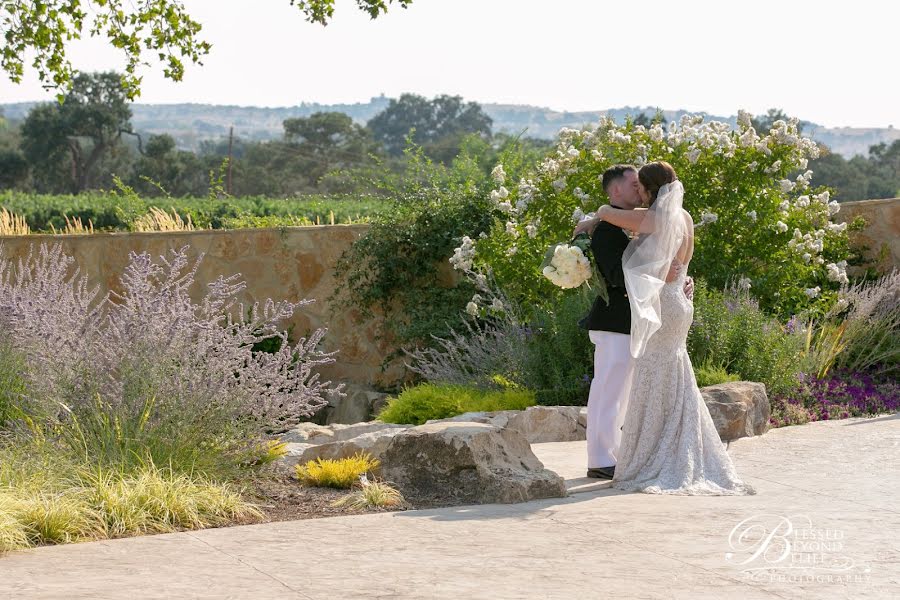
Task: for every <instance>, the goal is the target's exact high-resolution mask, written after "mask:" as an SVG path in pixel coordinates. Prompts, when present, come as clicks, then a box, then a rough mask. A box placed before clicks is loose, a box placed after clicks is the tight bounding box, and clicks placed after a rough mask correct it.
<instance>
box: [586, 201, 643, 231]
mask: <svg viewBox="0 0 900 600" xmlns="http://www.w3.org/2000/svg"><path fill="white" fill-rule="evenodd" d="M646 216H647V209H646V208H635V209H634V210H622V209H617V208H613V207H612V206H610V205H608V204H605V205H603V206H601V207H600V210H598V211H597V218H599V219H603V220H604V221H606V222H607V223H612V224H613V225H615V226H616V227H621V228H622V229H628V230H630V231H637V232H638V233H647V232H648V231H652V230H653V227H652V223H648V222H647V219H645V217H646Z"/></svg>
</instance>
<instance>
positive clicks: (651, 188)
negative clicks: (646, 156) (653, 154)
mask: <svg viewBox="0 0 900 600" xmlns="http://www.w3.org/2000/svg"><path fill="white" fill-rule="evenodd" d="M677 179H678V175H676V174H675V169H673V168H672V165H670V164H669V163H667V162H666V161H664V160H658V161H655V162H652V163H647V164H646V165H644V166H643V167H641V170H640V171H638V181H640V182H641V185H643V186H644V187H645V188H647V191H648V192H649V193H650V205H651V206H652V205H653V203H654V202H656V195H657V194H658V193H659V188H661V187H662V186H664V185H666V184H667V183H672V182H673V181H676V180H677Z"/></svg>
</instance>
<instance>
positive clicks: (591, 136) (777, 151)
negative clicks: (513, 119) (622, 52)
mask: <svg viewBox="0 0 900 600" xmlns="http://www.w3.org/2000/svg"><path fill="white" fill-rule="evenodd" d="M738 121H739V124H738V127H737V129H733V128H732V127H731V126H730V125H729V124H727V123H721V122H716V121H712V122H704V120H703V118H702V117H699V116H685V117H684V118H682V119H681V121H680V122H678V123H674V122H673V123H670V124H669V125H668V126H667V127H663V126H661V125H659V124H656V125H653V126H651V127H644V126H640V125H634V124H633V123H630V122H629V123H626V124H625V125H617V124H616V123H615V122H614V121H612V120H611V119H607V118H603V119H601V120H600V121H599V122H598V123H597V124H596V125H595V126H594V127H591V128H587V129H584V130H574V129H563V130H562V131H561V132H560V134H559V139H558V144H557V146H556V149H555V151H554V152H553V153H552V154H550V155H548V156H547V157H545V159H544V160H543V162H542V163H541V164H540V166H539V167H538V168H537V169H536V170H535V171H534V172H531V173H529V174H528V175H526V176H524V177H521V178H520V179H519V181H518V182H516V181H510V180H509V179H508V178H507V176H506V174H505V172H504V169H503V167H502V165H498V167H497V168H496V169H495V170H494V172H493V175H494V183H495V187H494V189H493V190H492V191H491V192H490V200H491V202H492V206H493V209H494V226H493V227H492V228H491V230H490V232H489V233H485V234H482V235H481V236H480V237H479V238H478V239H470V238H464V240H463V244H462V245H460V246H459V248H458V249H457V252H456V254H455V255H454V259H453V261H452V262H453V264H454V266H455V267H456V268H459V269H464V270H465V269H469V268H474V269H476V270H478V269H479V268H484V269H490V270H491V271H492V272H493V274H494V277H495V278H496V280H497V281H498V283H499V284H500V285H501V286H502V287H503V288H504V289H505V290H506V291H507V293H509V294H510V295H511V297H513V298H515V299H516V300H517V301H520V302H523V303H524V304H529V303H530V304H542V303H546V302H555V301H556V300H557V299H558V296H559V294H561V293H563V292H562V290H561V288H560V287H559V286H558V285H556V284H554V283H553V282H552V281H550V280H548V279H547V278H546V277H545V276H544V274H543V273H542V271H541V269H540V268H539V265H541V259H542V257H543V254H544V250H545V249H546V248H547V247H548V245H550V244H553V243H555V242H557V241H558V240H560V239H568V238H569V237H570V236H571V233H572V230H573V228H574V226H575V224H576V223H577V222H578V220H580V219H581V218H583V217H584V216H585V214H586V213H589V212H590V211H594V210H596V209H597V208H598V207H599V206H600V205H601V204H603V203H605V202H606V201H607V200H606V197H605V194H604V192H603V189H602V185H601V176H602V174H603V171H604V170H606V169H607V168H608V167H610V166H611V165H613V164H617V163H629V164H634V165H636V166H638V167H640V166H641V165H643V164H645V163H647V162H649V161H653V160H665V161H667V162H669V163H671V164H672V165H673V166H674V168H675V170H676V171H677V172H678V175H679V178H680V179H681V181H682V182H683V183H684V188H685V208H686V209H687V210H688V211H689V212H690V213H691V215H692V216H693V218H694V221H695V223H696V227H697V237H696V250H695V255H694V259H693V262H692V263H691V271H692V273H693V274H694V275H696V276H701V277H704V278H706V279H707V280H708V281H709V283H710V285H712V286H714V287H717V288H719V289H722V288H724V287H725V285H726V284H727V283H728V282H729V281H732V280H740V281H741V282H742V285H743V286H744V287H745V288H746V289H751V288H752V290H753V294H754V296H755V297H757V298H759V299H760V302H761V303H762V304H763V306H764V307H766V308H769V309H776V310H778V311H779V312H781V313H784V314H789V313H793V312H796V311H799V310H802V309H810V308H817V307H819V306H825V305H827V304H828V303H830V302H833V300H834V298H835V295H836V291H837V290H838V288H839V287H840V285H841V283H843V282H844V281H845V279H846V265H847V262H846V261H847V260H848V259H849V258H850V249H849V242H848V236H847V230H848V227H847V225H846V224H840V223H835V222H833V220H832V219H833V217H834V215H835V214H836V213H837V212H838V211H839V210H840V206H839V205H838V204H837V203H836V202H834V201H832V200H831V197H830V193H829V191H828V190H827V189H825V188H813V187H812V186H811V181H812V176H813V173H812V172H811V171H809V170H807V169H806V166H807V161H808V160H809V159H811V158H815V157H817V156H818V154H819V150H818V147H817V146H816V144H815V143H814V142H813V141H812V140H810V139H808V138H804V137H802V136H800V135H799V134H798V130H797V122H796V121H793V120H792V121H790V122H785V121H777V122H776V123H775V124H774V125H773V127H772V129H771V130H770V131H769V132H757V131H755V130H754V129H753V127H752V125H751V123H750V115H749V114H748V113H745V112H743V111H742V112H741V113H740V115H739V119H738ZM853 226H854V227H856V226H859V224H854V225H853ZM811 290H817V291H816V292H815V293H813V292H812V291H811Z"/></svg>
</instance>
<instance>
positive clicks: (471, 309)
mask: <svg viewBox="0 0 900 600" xmlns="http://www.w3.org/2000/svg"><path fill="white" fill-rule="evenodd" d="M466 312H467V313H469V314H470V315H472V316H473V317H474V316H475V315H477V314H478V305H477V304H475V303H474V302H469V303H468V304H466Z"/></svg>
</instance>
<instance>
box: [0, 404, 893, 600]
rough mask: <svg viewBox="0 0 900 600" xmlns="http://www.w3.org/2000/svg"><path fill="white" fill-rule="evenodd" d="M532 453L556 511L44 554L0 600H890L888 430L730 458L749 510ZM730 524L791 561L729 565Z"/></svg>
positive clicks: (576, 445)
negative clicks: (624, 482) (555, 487)
mask: <svg viewBox="0 0 900 600" xmlns="http://www.w3.org/2000/svg"><path fill="white" fill-rule="evenodd" d="M534 449H535V452H536V454H537V455H538V456H539V457H540V458H541V460H543V461H544V463H545V464H546V465H547V466H548V467H549V468H550V469H553V470H554V471H556V472H558V473H560V474H561V475H563V476H564V477H565V478H566V479H567V480H568V485H569V489H570V491H571V492H573V493H572V494H571V495H570V497H569V498H565V499H558V500H543V501H536V502H529V503H525V504H518V505H486V506H470V507H456V508H448V509H436V510H424V511H410V512H406V513H390V514H373V515H360V516H349V517H335V518H329V519H316V520H309V521H294V522H287V523H267V524H263V525H251V526H246V527H233V528H226V529H211V530H206V531H198V532H187V533H176V534H168V535H158V536H148V537H143V538H132V539H123V540H113V541H105V542H93V543H88V544H77V545H70V546H59V547H48V548H41V549H37V550H34V551H29V552H24V553H17V554H12V555H8V556H5V557H3V558H0V598H10V599H17V600H18V599H29V600H31V599H39V598H61V599H62V598H65V599H81V598H84V599H88V598H90V599H105V598H126V599H129V600H130V599H145V598H146V599H150V598H179V599H181V598H248V599H250V598H253V599H257V598H265V599H267V600H274V599H278V598H298V599H315V600H320V599H330V598H334V599H341V600H344V599H351V598H411V599H413V598H414V599H419V598H428V599H432V598H433V599H437V598H441V599H442V598H448V599H451V598H452V599H454V600H469V599H481V598H484V599H490V600H502V599H517V598H523V599H525V598H528V599H530V598H535V599H572V598H576V599H580V598H584V599H595V598H623V599H625V598H628V599H630V598H666V599H670V598H690V599H696V598H717V599H722V598H738V599H741V600H744V599H755V598H785V599H787V598H790V599H794V598H815V599H820V598H854V599H856V598H900V536H898V532H900V509H898V508H897V500H896V499H897V494H898V492H900V458H898V457H900V415H890V416H884V417H878V418H873V419H851V420H845V421H831V422H823V423H812V424H809V425H804V426H800V427H789V428H783V429H778V430H774V431H771V432H769V433H767V434H765V435H764V436H761V437H758V438H749V439H741V440H738V441H736V442H733V443H732V444H731V448H730V452H731V454H732V456H733V457H734V459H735V462H736V464H737V467H738V471H739V472H740V474H741V475H742V476H743V477H744V478H745V479H747V480H748V481H749V482H750V483H751V484H753V485H755V486H756V487H757V489H758V491H759V494H758V495H756V496H745V497H716V498H703V497H661V496H652V495H648V494H623V493H619V492H617V491H615V490H610V489H608V484H601V483H597V482H595V481H593V480H586V479H581V476H582V475H583V471H584V458H583V457H584V455H585V446H584V442H566V443H557V444H538V445H535V446H534ZM745 520H749V521H750V522H753V523H757V524H759V525H764V526H766V527H768V528H770V529H771V528H773V527H774V526H776V525H777V524H778V523H779V522H780V523H781V524H782V526H784V525H786V524H787V523H790V524H791V525H792V526H793V527H794V528H795V529H796V530H797V531H795V532H794V533H793V534H791V535H790V536H783V535H775V536H774V537H773V538H772V540H771V541H770V543H769V544H768V545H767V546H766V547H767V549H768V552H767V554H766V556H768V558H769V559H770V560H771V561H774V560H775V559H776V558H778V556H779V552H780V551H781V550H782V549H783V547H784V546H783V545H782V546H779V543H782V542H784V541H785V540H787V541H788V542H790V543H791V552H789V553H788V555H787V556H786V558H785V559H784V560H782V561H780V562H772V563H769V564H768V565H766V564H765V563H763V562H762V560H763V559H762V558H759V559H757V560H755V561H751V562H749V563H748V564H746V565H743V566H742V565H739V564H737V563H738V562H740V561H743V560H746V559H747V558H748V557H749V556H750V554H751V551H750V549H748V548H745V549H740V548H738V547H732V546H730V545H729V535H730V534H731V533H732V531H733V530H734V529H735V528H736V527H737V526H738V525H739V523H741V522H742V521H745ZM782 531H783V530H778V532H779V533H781V532H782ZM818 538H821V539H818ZM728 553H731V558H730V559H729V558H726V556H727V555H728ZM836 564H842V565H843V566H844V570H843V571H840V572H838V571H834V570H832V571H827V570H826V568H834V567H835V565H836ZM760 566H767V568H768V570H757V571H753V573H756V580H755V581H754V580H751V579H750V578H748V576H747V575H746V574H745V573H744V572H743V570H742V569H744V568H753V567H760ZM811 567H814V568H811Z"/></svg>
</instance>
